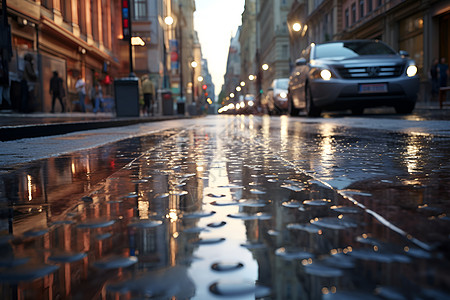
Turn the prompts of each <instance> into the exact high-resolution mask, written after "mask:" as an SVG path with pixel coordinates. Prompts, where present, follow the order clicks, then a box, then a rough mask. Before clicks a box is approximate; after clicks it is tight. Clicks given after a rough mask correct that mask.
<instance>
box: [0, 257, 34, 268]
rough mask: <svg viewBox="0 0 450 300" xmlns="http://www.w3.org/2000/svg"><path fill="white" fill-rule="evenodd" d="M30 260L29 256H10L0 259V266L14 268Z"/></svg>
mask: <svg viewBox="0 0 450 300" xmlns="http://www.w3.org/2000/svg"><path fill="white" fill-rule="evenodd" d="M28 261H30V258H29V257H8V258H2V259H0V267H1V268H13V267H17V266H20V265H23V264H26V263H27V262H28Z"/></svg>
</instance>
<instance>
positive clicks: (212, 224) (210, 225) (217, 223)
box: [207, 221, 227, 228]
mask: <svg viewBox="0 0 450 300" xmlns="http://www.w3.org/2000/svg"><path fill="white" fill-rule="evenodd" d="M225 224H227V222H225V221H221V222H213V223H209V224H208V225H207V226H208V227H212V228H219V227H222V226H224V225H225Z"/></svg>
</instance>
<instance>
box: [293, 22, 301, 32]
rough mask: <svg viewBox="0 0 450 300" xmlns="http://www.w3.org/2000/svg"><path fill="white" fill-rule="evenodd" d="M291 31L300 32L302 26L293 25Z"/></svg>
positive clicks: (298, 24)
mask: <svg viewBox="0 0 450 300" xmlns="http://www.w3.org/2000/svg"><path fill="white" fill-rule="evenodd" d="M292 29H293V30H294V31H295V32H299V31H300V30H302V24H300V23H298V22H297V23H294V24H293V25H292Z"/></svg>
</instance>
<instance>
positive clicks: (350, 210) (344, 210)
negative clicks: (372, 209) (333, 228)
mask: <svg viewBox="0 0 450 300" xmlns="http://www.w3.org/2000/svg"><path fill="white" fill-rule="evenodd" d="M330 209H331V210H333V211H335V212H337V213H340V214H358V213H362V212H363V210H361V209H359V208H357V207H352V206H332V207H330Z"/></svg>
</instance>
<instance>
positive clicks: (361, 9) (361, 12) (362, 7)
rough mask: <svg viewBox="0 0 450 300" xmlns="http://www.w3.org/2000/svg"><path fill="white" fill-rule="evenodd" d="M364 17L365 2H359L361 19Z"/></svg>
mask: <svg viewBox="0 0 450 300" xmlns="http://www.w3.org/2000/svg"><path fill="white" fill-rule="evenodd" d="M363 17H364V0H359V18H360V19H362V18H363Z"/></svg>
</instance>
